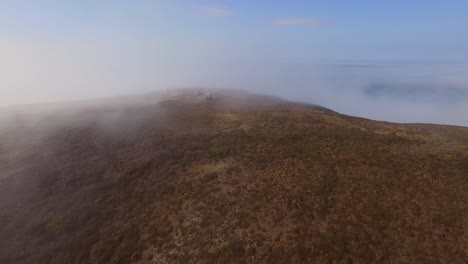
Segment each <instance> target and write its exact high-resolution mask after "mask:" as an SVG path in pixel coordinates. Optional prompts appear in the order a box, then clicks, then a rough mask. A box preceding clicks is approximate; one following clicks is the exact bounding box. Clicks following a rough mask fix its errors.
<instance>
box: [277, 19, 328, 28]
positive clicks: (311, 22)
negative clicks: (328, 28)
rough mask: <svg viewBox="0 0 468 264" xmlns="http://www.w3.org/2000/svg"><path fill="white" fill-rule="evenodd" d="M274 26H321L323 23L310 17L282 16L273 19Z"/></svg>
mask: <svg viewBox="0 0 468 264" xmlns="http://www.w3.org/2000/svg"><path fill="white" fill-rule="evenodd" d="M271 24H272V25H273V26H308V27H319V26H322V25H323V23H322V22H321V21H320V20H316V19H309V18H280V19H275V20H273V21H271Z"/></svg>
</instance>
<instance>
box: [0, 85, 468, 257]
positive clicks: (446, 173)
mask: <svg viewBox="0 0 468 264" xmlns="http://www.w3.org/2000/svg"><path fill="white" fill-rule="evenodd" d="M216 96H217V98H219V100H216V101H208V102H207V101H205V100H203V98H198V97H197V95H196V93H191V92H187V94H184V95H178V96H174V97H169V98H165V99H164V100H163V102H154V103H153V104H150V103H148V102H147V101H145V104H136V103H133V104H132V105H128V106H126V107H124V108H120V110H119V117H118V119H117V120H116V121H115V122H113V123H112V124H110V125H109V123H105V124H104V125H103V124H102V122H100V121H96V120H94V119H93V118H94V117H96V116H99V118H101V119H104V120H106V117H107V115H108V114H109V113H113V111H114V110H112V107H110V108H106V109H99V108H96V109H94V110H89V111H90V112H87V113H88V114H87V115H86V116H88V117H89V118H82V117H80V120H81V121H80V122H73V120H72V121H69V122H64V123H63V124H61V125H53V127H52V128H51V126H52V125H50V124H51V123H53V122H55V121H56V120H57V119H60V118H62V119H64V120H68V119H75V118H76V117H75V116H74V115H69V116H67V115H61V116H60V117H57V116H55V117H54V116H52V114H51V116H49V118H48V119H46V118H43V119H40V120H41V121H40V122H38V124H35V125H34V126H32V125H30V126H29V127H27V128H25V127H23V126H19V125H18V124H17V126H16V127H12V128H9V129H4V130H3V131H2V134H1V135H0V136H1V138H0V223H1V226H0V237H1V238H2V239H0V263H466V260H467V251H466V245H467V244H468V237H467V236H466V229H465V227H466V226H467V222H466V219H467V215H466V211H467V210H466V209H467V201H468V197H467V191H466V190H468V184H467V183H468V182H467V177H468V128H462V127H450V126H439V125H420V124H394V123H386V122H376V121H371V120H366V119H361V118H355V117H349V116H344V115H340V114H337V113H334V112H332V111H329V110H327V109H324V108H320V107H315V106H308V105H303V104H295V103H290V102H285V101H282V100H277V99H273V98H266V97H259V96H253V95H243V94H240V93H239V94H237V93H233V94H231V93H227V94H220V95H216ZM192 97H193V98H192ZM89 113H92V114H89ZM106 113H107V114H106ZM81 115H83V114H81ZM132 120H133V121H134V120H138V122H132ZM44 127H46V128H47V129H45V128H44ZM44 131H47V132H44ZM40 133H41V134H40ZM39 134H40V135H39ZM34 138H38V139H40V140H32V139H34Z"/></svg>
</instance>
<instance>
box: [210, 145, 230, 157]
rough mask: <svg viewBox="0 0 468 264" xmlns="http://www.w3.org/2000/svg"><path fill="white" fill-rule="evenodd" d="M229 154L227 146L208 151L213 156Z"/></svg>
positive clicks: (215, 147)
mask: <svg viewBox="0 0 468 264" xmlns="http://www.w3.org/2000/svg"><path fill="white" fill-rule="evenodd" d="M229 152H231V149H230V148H229V147H227V146H214V147H212V148H211V149H210V153H211V154H213V155H215V156H226V155H227V154H229Z"/></svg>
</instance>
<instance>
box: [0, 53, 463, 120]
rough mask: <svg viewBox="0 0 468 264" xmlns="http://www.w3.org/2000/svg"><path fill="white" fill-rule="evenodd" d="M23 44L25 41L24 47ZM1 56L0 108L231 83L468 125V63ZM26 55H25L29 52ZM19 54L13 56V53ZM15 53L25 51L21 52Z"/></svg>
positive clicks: (350, 108) (352, 109)
mask: <svg viewBox="0 0 468 264" xmlns="http://www.w3.org/2000/svg"><path fill="white" fill-rule="evenodd" d="M23 48H24V47H23ZM11 49H14V50H17V53H10V54H9V55H8V54H7V55H8V56H9V58H10V59H9V60H5V61H2V62H0V69H1V70H2V71H3V73H4V76H3V77H2V78H1V79H0V87H1V88H0V92H1V96H0V106H8V105H15V104H30V103H44V102H46V103H47V102H55V101H73V100H86V99H93V98H104V97H112V96H120V95H132V94H140V93H146V92H152V91H160V90H166V89H171V88H193V87H203V88H208V89H214V88H229V89H240V90H247V91H251V92H256V93H262V94H269V95H275V96H280V97H282V98H285V99H288V100H295V101H303V102H309V103H314V104H318V105H322V106H325V107H328V108H331V109H333V110H335V111H338V112H341V113H344V114H348V115H355V116H360V117H365V118H371V119H376V120H383V121H391V122H408V123H437V124H449V125H461V126H468V116H467V115H465V114H463V113H467V112H468V78H467V77H466V76H467V75H466V73H467V72H468V64H461V63H458V64H456V63H445V64H442V63H439V64H436V63H433V64H430V63H417V64H404V63H367V62H366V63H355V62H349V63H348V62H347V63H341V62H340V63H316V62H314V61H312V60H304V59H302V60H299V59H274V60H273V59H270V60H265V61H261V60H257V59H255V58H250V59H223V60H219V59H203V58H194V57H186V58H180V59H176V58H173V59H171V60H167V59H163V58H161V57H160V56H158V55H157V54H153V53H148V50H144V51H141V50H140V51H138V50H132V51H131V52H130V51H127V52H123V53H120V54H117V51H112V50H108V51H107V52H101V51H102V50H103V49H102V48H100V49H89V50H83V49H81V48H79V49H78V48H77V49H75V50H73V52H70V51H66V50H65V49H64V47H62V48H60V47H56V49H55V50H51V49H50V48H48V47H47V48H46V47H30V49H25V50H21V49H22V48H21V46H19V47H18V46H15V47H13V46H12V48H11ZM27 51H28V52H29V53H28V52H27ZM11 54H16V56H14V55H11ZM18 54H21V56H19V55H18Z"/></svg>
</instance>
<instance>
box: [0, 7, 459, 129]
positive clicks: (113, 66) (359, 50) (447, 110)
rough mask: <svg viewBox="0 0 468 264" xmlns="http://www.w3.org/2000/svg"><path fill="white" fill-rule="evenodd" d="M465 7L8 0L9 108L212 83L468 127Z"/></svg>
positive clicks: (4, 42)
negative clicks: (465, 114) (11, 106)
mask: <svg viewBox="0 0 468 264" xmlns="http://www.w3.org/2000/svg"><path fill="white" fill-rule="evenodd" d="M467 13H468V1H466V0H447V1H441V0H425V1H423V0H406V1H402V0H392V1H383V0H382V1H377V0H353V1H350V0H341V1H339V0H328V1H318V0H316V1H314V0H309V1H305V0H301V1H286V0H284V1H273V0H268V1H267V0H259V1H247V0H236V1H234V0H213V1H195V0H186V1H183V0H152V1H151V0H139V1H136V0H132V1H131V0H99V1H97V0H81V1H75V0H73V1H72V0H24V1H18V0H2V1H0V58H2V59H1V60H0V74H2V75H3V76H2V78H0V105H10V104H18V103H34V102H47V101H57V100H75V99H87V98H94V97H106V96H113V95H120V94H131V93H140V92H146V91H151V90H157V89H164V88H172V87H194V86H196V87H200V86H203V87H215V88H236V89H246V90H251V91H255V92H261V93H268V94H273V95H278V96H282V97H285V98H288V99H294V100H306V101H310V102H313V103H318V104H322V105H324V106H328V107H331V108H333V109H335V110H338V111H341V112H344V113H347V114H354V115H359V116H364V117H370V118H375V119H382V120H389V121H401V122H437V123H449V124H462V125H468V117H464V116H463V115H462V114H460V113H463V112H468V95H467V93H466V90H468V74H467V73H468V26H467V25H468V15H467ZM343 64H344V65H345V66H352V67H342V66H343ZM363 64H365V66H366V67H361V66H362V65H363ZM390 64H391V67H389V65H390ZM320 65H321V66H320ZM330 65H332V66H330ZM369 66H371V67H369ZM382 66H385V67H382ZM387 66H388V67H387ZM393 86H395V88H392V87H393ZM369 87H371V88H372V89H375V87H385V89H383V90H379V91H375V90H372V91H373V92H372V93H371V94H378V95H379V96H374V97H372V96H370V94H366V91H368V90H369V89H370V88H369ZM408 87H409V88H408ZM415 87H416V88H415ZM426 87H428V88H426ZM392 89H396V91H398V92H393V91H392ZM424 89H426V90H424ZM415 91H416V94H414V93H415ZM406 92H411V96H410V97H409V98H404V97H401V95H404V94H405V93H406ZM382 93H383V94H382ZM386 93H388V94H386ZM431 93H432V94H431ZM395 95H400V97H396V96H395ZM453 95H459V96H458V97H459V98H458V99H456V100H455V99H452V98H449V97H450V96H453ZM460 98H461V99H460ZM382 105H385V106H386V109H382V108H381V107H380V106H382ZM376 108H378V109H376ZM408 112H410V114H408Z"/></svg>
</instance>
